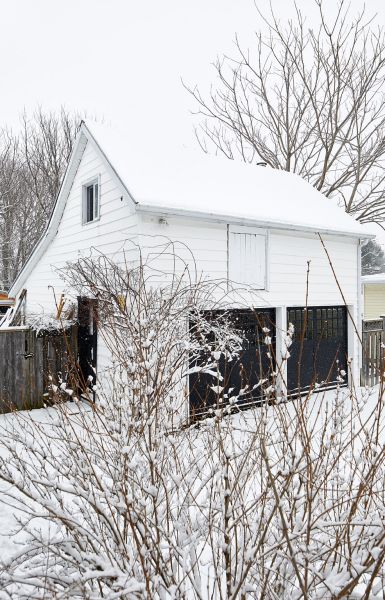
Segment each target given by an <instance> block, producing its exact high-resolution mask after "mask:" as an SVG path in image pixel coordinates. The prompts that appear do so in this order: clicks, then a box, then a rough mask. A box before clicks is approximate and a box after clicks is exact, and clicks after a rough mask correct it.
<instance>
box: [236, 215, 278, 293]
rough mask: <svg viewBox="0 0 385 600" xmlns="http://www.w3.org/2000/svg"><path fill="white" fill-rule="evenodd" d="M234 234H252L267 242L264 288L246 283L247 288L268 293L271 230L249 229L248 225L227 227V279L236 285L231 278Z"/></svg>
mask: <svg viewBox="0 0 385 600" xmlns="http://www.w3.org/2000/svg"><path fill="white" fill-rule="evenodd" d="M232 233H240V234H250V235H259V236H261V237H263V238H264V240H265V260H264V277H263V287H259V286H258V287H256V286H255V285H254V284H252V283H244V285H246V286H247V287H251V288H252V289H254V290H260V291H268V289H269V268H268V265H269V230H268V229H263V228H261V227H249V226H247V225H228V226H227V249H228V250H227V277H228V280H229V281H230V280H233V281H235V283H242V282H237V281H236V279H234V278H233V277H232V276H231V271H232V266H231V242H230V240H231V234H232Z"/></svg>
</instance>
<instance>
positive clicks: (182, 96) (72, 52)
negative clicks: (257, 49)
mask: <svg viewBox="0 0 385 600" xmlns="http://www.w3.org/2000/svg"><path fill="white" fill-rule="evenodd" d="M255 1H256V2H257V4H258V6H259V7H261V8H262V9H263V8H265V9H266V8H267V6H268V0H255ZM325 2H327V3H329V6H330V10H333V9H334V8H335V6H336V0H325ZM298 4H299V6H300V8H302V10H303V12H304V13H306V14H308V15H309V18H310V20H311V17H312V10H313V14H314V7H313V2H312V0H298ZM383 4H384V3H383V0H367V2H366V7H367V14H368V15H374V14H375V13H377V14H378V16H377V22H378V24H380V25H383V26H385V6H383ZM272 5H273V7H274V10H275V12H276V13H277V14H279V15H280V16H281V17H282V18H285V17H287V16H288V15H289V14H290V10H289V6H290V5H291V1H290V0H272ZM351 5H352V9H353V10H354V11H355V10H357V11H358V10H360V9H361V8H362V7H363V3H362V2H361V1H360V0H351ZM0 7H1V13H0V14H1V25H2V27H1V35H0V56H1V61H0V81H1V86H2V88H1V90H2V93H1V96H0V106H1V112H0V125H9V126H11V127H13V128H17V127H18V123H19V114H20V112H21V111H23V109H24V108H25V109H26V110H27V111H31V110H33V108H34V107H36V106H37V105H38V104H41V105H42V106H43V107H44V108H47V109H59V108H60V106H61V105H63V104H64V105H65V106H66V107H67V108H68V109H74V110H79V111H82V112H83V111H87V113H88V114H89V115H91V116H93V117H96V118H97V119H98V120H101V119H104V120H106V121H107V122H111V123H112V124H114V125H115V126H116V127H120V126H122V127H124V129H127V128H128V129H130V130H131V131H132V135H133V140H135V139H137V136H140V137H141V138H142V139H143V138H144V139H148V140H149V141H151V143H154V142H155V143H154V145H156V146H162V145H163V144H165V145H168V144H171V145H173V146H175V145H178V146H179V145H180V144H183V145H187V146H195V145H196V142H195V138H194V133H193V117H192V116H191V109H193V108H194V103H193V100H192V98H191V97H190V96H189V95H188V94H187V92H186V91H185V90H184V88H183V87H182V84H181V78H183V79H184V80H185V81H186V82H187V83H189V84H195V83H198V84H200V85H201V86H202V87H203V88H205V87H206V88H208V86H209V83H210V81H211V79H212V76H213V74H214V73H213V69H212V67H211V63H212V62H213V61H214V60H215V58H216V57H217V56H218V55H221V54H223V53H224V52H228V53H229V52H230V53H231V51H232V48H233V47H234V45H233V44H234V36H235V33H238V34H239V37H240V39H241V40H242V41H243V44H244V45H250V44H251V43H252V40H253V31H255V30H256V29H258V28H259V27H260V26H261V22H260V21H261V20H260V17H259V16H258V13H257V11H256V9H255V6H254V1H253V0H0ZM384 239H385V238H384Z"/></svg>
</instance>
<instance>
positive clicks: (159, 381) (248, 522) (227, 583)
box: [0, 257, 385, 600]
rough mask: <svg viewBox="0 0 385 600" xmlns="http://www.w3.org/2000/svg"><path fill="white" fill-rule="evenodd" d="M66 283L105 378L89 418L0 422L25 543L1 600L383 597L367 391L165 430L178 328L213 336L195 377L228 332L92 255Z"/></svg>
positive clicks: (225, 344)
mask: <svg viewBox="0 0 385 600" xmlns="http://www.w3.org/2000/svg"><path fill="white" fill-rule="evenodd" d="M103 265H104V270H103ZM103 273H104V275H103ZM127 275H128V276H129V277H128V278H127ZM71 278H73V282H72V283H73V284H75V283H76V281H77V282H80V281H81V282H82V286H83V291H85V292H87V293H88V294H93V296H94V297H95V298H97V299H98V311H99V320H100V323H101V330H102V331H103V335H104V337H105V339H106V341H107V342H108V344H109V345H110V347H111V350H113V351H114V358H115V366H114V369H115V372H114V377H110V376H109V377H108V378H107V377H106V379H105V388H103V387H101V388H100V389H99V390H98V401H97V402H96V404H94V405H87V404H84V403H82V402H80V401H79V400H77V399H76V397H75V394H73V398H75V400H74V401H73V402H71V403H59V404H58V405H57V406H56V407H54V408H51V409H49V410H47V415H46V419H45V420H44V422H43V421H41V420H40V421H39V422H37V421H36V420H35V419H34V418H33V413H31V414H28V413H19V414H15V415H13V416H12V419H11V418H8V419H6V420H5V421H4V422H3V426H2V430H1V432H0V445H1V446H2V447H3V452H2V454H1V456H2V457H3V458H0V481H2V482H3V484H4V491H3V492H2V499H3V501H4V500H5V501H7V502H8V503H9V504H11V505H12V506H15V510H17V511H18V514H19V515H21V516H20V517H19V519H20V521H19V526H20V528H23V529H24V531H25V532H28V535H29V539H28V543H26V544H24V545H23V546H21V547H20V549H19V550H18V552H17V553H16V554H15V555H12V556H10V557H9V560H6V561H3V564H1V567H0V598H14V599H23V598H25V599H26V598H63V599H64V598H86V599H90V600H91V599H96V598H109V599H117V598H125V599H135V598H138V599H139V598H140V599H142V598H143V599H146V600H152V599H154V600H156V599H159V600H169V599H170V600H171V599H182V598H183V599H186V600H189V599H193V600H198V599H199V600H201V599H202V600H203V599H205V600H206V599H207V600H208V599H211V598H212V599H227V600H230V599H232V600H238V599H240V600H248V599H249V598H250V599H253V598H266V599H269V600H270V599H271V600H273V599H274V600H276V599H281V598H282V599H288V600H289V599H290V600H291V599H295V598H311V599H313V598H314V599H315V598H335V599H337V598H348V597H349V598H365V599H366V600H369V599H374V598H376V599H377V598H378V599H379V598H383V589H384V587H385V572H384V554H385V543H384V538H385V528H384V518H385V472H384V471H385V469H384V438H383V425H384V418H383V393H382V392H383V390H382V389H381V390H379V392H378V394H377V396H376V398H374V396H373V395H370V394H369V392H367V393H366V394H365V395H363V396H361V395H357V394H356V393H355V392H354V390H348V389H342V388H341V389H337V390H336V391H334V392H325V393H324V394H313V393H312V392H309V394H308V395H307V396H302V397H301V398H298V399H294V400H293V401H292V402H279V403H277V404H273V403H270V405H269V406H268V405H264V406H262V407H259V408H256V409H254V410H250V411H247V412H246V411H245V412H240V413H238V414H231V415H230V414H226V409H225V408H224V409H219V408H218V409H217V410H216V411H214V413H213V416H212V417H211V418H208V419H206V420H204V421H201V422H200V423H199V426H185V427H180V426H179V425H180V410H181V404H182V400H181V397H182V395H183V394H184V393H186V390H185V389H184V381H185V373H186V372H187V371H188V369H189V367H190V364H191V363H190V360H191V356H192V355H193V356H194V354H196V355H198V354H199V353H201V352H202V344H201V345H199V341H198V338H196V337H195V338H194V337H193V338H191V336H189V333H188V327H187V326H186V324H188V323H189V322H190V320H191V318H192V317H193V319H194V323H196V322H197V320H199V323H200V327H201V328H202V329H203V330H205V331H206V332H207V333H210V332H211V333H214V335H212V336H211V337H210V336H208V337H210V339H211V340H214V342H215V344H216V346H215V348H213V346H212V344H213V343H214V342H213V341H211V345H210V347H209V348H205V347H204V345H203V349H204V350H205V351H206V352H208V351H209V352H211V353H212V360H211V361H210V363H209V364H206V365H205V366H204V365H203V366H202V368H207V369H210V370H212V369H213V362H215V357H214V353H215V356H217V355H219V354H220V353H223V352H225V353H230V354H231V353H235V352H236V351H237V349H238V348H239V338H238V336H237V334H236V333H235V332H233V331H232V329H231V327H230V325H226V324H224V323H223V322H221V324H220V326H218V327H217V325H218V324H217V323H215V321H212V320H210V321H207V322H206V321H205V318H204V314H203V313H202V310H201V309H202V307H203V306H204V305H205V302H206V301H207V300H208V298H209V294H210V293H211V291H212V290H211V287H210V286H212V284H205V283H203V282H199V284H198V283H192V282H189V283H186V279H185V278H184V277H181V278H176V277H175V279H174V280H173V281H172V282H170V284H169V286H168V287H167V288H160V287H151V286H148V285H147V280H146V278H145V276H144V271H143V270H141V269H140V268H139V269H137V270H129V269H128V270H126V275H124V270H122V269H120V268H118V267H116V266H113V265H109V264H108V261H107V259H106V258H105V257H100V260H99V264H95V262H94V260H92V261H91V260H90V261H87V260H82V261H81V262H79V263H78V264H77V265H74V266H73V267H71V271H70V272H69V279H71ZM107 283H108V287H107V285H106V284H107ZM289 337H290V332H289ZM203 339H204V337H203ZM266 351H268V348H267V349H266ZM370 407H373V409H372V408H370Z"/></svg>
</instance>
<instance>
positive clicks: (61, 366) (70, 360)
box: [0, 327, 77, 413]
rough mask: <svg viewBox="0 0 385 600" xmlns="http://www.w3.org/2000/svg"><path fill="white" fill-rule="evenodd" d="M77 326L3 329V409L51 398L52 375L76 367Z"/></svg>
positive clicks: (0, 396) (0, 369) (68, 376)
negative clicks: (64, 328)
mask: <svg viewBox="0 0 385 600" xmlns="http://www.w3.org/2000/svg"><path fill="white" fill-rule="evenodd" d="M76 340H77V335H76V327H72V328H71V329H70V330H68V331H66V332H56V331H55V332H52V331H43V332H40V333H39V334H36V332H35V331H33V330H32V329H29V328H27V327H10V328H7V329H0V412H3V413H4V412H9V411H11V410H15V409H19V410H21V409H31V408H38V407H40V406H43V405H44V404H47V403H49V401H50V395H51V394H50V386H49V383H50V381H51V380H50V377H52V379H53V381H54V382H55V383H58V382H59V379H64V380H68V379H71V375H72V374H74V370H76V360H75V357H76V356H77V349H76Z"/></svg>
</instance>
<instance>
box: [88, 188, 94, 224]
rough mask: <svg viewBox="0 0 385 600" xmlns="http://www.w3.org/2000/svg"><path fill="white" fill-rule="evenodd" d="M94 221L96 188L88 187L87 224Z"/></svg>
mask: <svg viewBox="0 0 385 600" xmlns="http://www.w3.org/2000/svg"><path fill="white" fill-rule="evenodd" d="M93 219H94V186H93V185H89V186H88V187H87V223H89V222H90V221H93Z"/></svg>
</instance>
